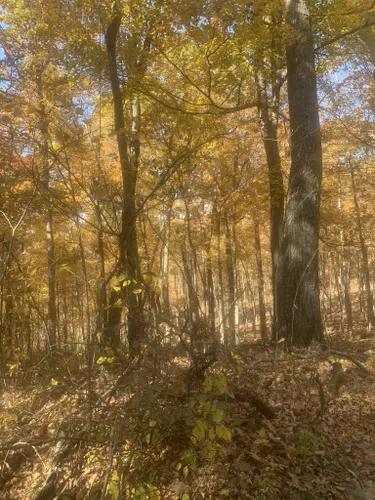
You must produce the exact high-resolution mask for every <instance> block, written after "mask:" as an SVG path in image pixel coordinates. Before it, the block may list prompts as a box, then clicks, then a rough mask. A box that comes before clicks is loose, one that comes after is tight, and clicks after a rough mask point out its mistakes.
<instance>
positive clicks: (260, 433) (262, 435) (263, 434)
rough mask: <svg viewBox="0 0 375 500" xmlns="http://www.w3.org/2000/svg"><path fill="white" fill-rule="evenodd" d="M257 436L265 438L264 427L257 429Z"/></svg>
mask: <svg viewBox="0 0 375 500" xmlns="http://www.w3.org/2000/svg"><path fill="white" fill-rule="evenodd" d="M258 436H259V437H260V438H262V439H263V438H265V437H266V429H265V428H264V427H262V428H261V429H260V430H259V431H258Z"/></svg>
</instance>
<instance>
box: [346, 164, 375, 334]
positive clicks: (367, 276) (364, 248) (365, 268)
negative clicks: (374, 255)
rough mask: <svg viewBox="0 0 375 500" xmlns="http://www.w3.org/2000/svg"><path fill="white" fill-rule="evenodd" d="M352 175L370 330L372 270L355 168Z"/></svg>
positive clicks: (374, 323) (373, 318)
mask: <svg viewBox="0 0 375 500" xmlns="http://www.w3.org/2000/svg"><path fill="white" fill-rule="evenodd" d="M350 175H351V180H352V189H353V199H354V207H355V214H356V219H357V229H358V235H359V241H360V244H361V254H362V272H363V278H364V284H365V287H366V296H367V324H368V329H369V331H373V330H374V329H375V315H374V299H373V296H372V290H371V281H370V270H369V265H368V249H367V245H366V242H365V237H364V233H363V227H362V221H361V212H360V208H359V203H358V196H357V188H356V184H355V177H354V170H353V168H351V169H350Z"/></svg>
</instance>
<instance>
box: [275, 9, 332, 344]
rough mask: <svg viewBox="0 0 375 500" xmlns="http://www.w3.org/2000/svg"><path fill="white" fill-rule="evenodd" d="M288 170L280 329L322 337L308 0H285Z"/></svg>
mask: <svg viewBox="0 0 375 500" xmlns="http://www.w3.org/2000/svg"><path fill="white" fill-rule="evenodd" d="M286 7H287V17H286V20H287V23H288V24H289V26H290V27H291V28H292V29H293V32H294V41H293V42H292V43H291V44H290V45H289V47H288V48H287V69H288V97H289V112H290V127H291V138H290V142H291V171H290V178H289V191H288V202H287V209H286V219H285V234H284V240H283V252H282V253H283V255H282V257H283V263H282V272H281V273H280V275H281V276H280V279H281V280H282V281H281V286H282V289H283V296H282V297H283V304H282V314H283V318H282V331H281V334H282V335H283V336H284V335H285V336H286V337H287V339H288V341H289V343H291V344H299V345H309V344H310V343H311V341H312V340H313V339H317V340H322V339H323V325H322V319H321V312H320V297H319V277H318V262H319V260H318V243H319V242H318V240H319V208H320V191H321V180H322V147H321V136H320V123H319V113H318V98H317V87H316V73H315V61H314V48H313V40H312V36H311V26H310V12H309V2H308V0H287V2H286Z"/></svg>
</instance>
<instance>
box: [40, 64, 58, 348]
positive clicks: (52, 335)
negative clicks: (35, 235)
mask: <svg viewBox="0 0 375 500" xmlns="http://www.w3.org/2000/svg"><path fill="white" fill-rule="evenodd" d="M44 70H45V67H43V65H41V67H40V68H39V69H38V71H37V92H38V98H39V100H40V105H39V113H40V124H39V130H40V134H41V140H40V145H41V146H40V154H41V159H42V175H41V186H42V188H43V190H44V196H45V198H46V201H47V216H46V235H47V273H48V344H49V349H50V350H51V352H52V353H54V351H55V350H56V347H57V306H56V262H55V235H54V228H53V211H52V207H51V204H50V201H51V200H50V165H49V151H48V140H47V137H48V118H47V112H46V108H45V104H44V96H43V81H42V78H43V72H44Z"/></svg>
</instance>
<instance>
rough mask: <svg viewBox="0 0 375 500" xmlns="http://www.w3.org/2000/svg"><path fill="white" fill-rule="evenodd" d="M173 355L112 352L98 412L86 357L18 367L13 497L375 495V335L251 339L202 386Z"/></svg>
mask: <svg viewBox="0 0 375 500" xmlns="http://www.w3.org/2000/svg"><path fill="white" fill-rule="evenodd" d="M163 352H164V351H160V352H155V350H154V352H153V353H152V352H151V351H150V353H149V355H146V356H145V357H144V359H143V360H142V361H137V360H133V361H129V360H126V359H124V360H123V362H122V363H116V362H115V363H112V364H106V362H105V361H108V360H105V359H104V358H103V359H102V361H103V364H102V365H101V366H96V367H95V369H94V376H93V381H92V390H91V394H92V398H91V404H90V405H89V407H88V404H87V391H88V385H87V380H86V379H87V373H86V369H85V367H84V366H81V363H82V360H79V359H78V358H76V357H73V356H70V357H67V356H66V357H63V356H61V360H60V362H59V363H56V364H55V367H54V372H53V374H52V375H51V371H50V370H51V367H50V366H48V365H47V364H46V363H47V362H48V360H44V361H43V360H42V361H40V362H39V363H38V364H37V365H34V366H33V367H32V368H29V369H28V370H25V371H24V372H22V373H19V372H17V373H16V372H15V373H14V378H13V379H10V380H9V381H8V386H7V388H6V389H5V390H4V391H3V393H2V395H1V399H0V442H1V444H0V498H1V499H7V500H21V499H34V498H38V499H41V500H46V499H50V498H51V499H52V498H55V497H56V498H60V499H61V500H69V499H70V500H73V499H77V500H80V499H81V500H83V499H85V498H88V499H103V500H104V499H108V498H112V499H133V498H134V499H139V500H141V499H153V500H157V499H183V500H187V499H193V500H195V499H197V500H198V499H201V498H202V499H203V498H207V499H215V500H216V499H221V498H223V499H225V498H227V499H258V500H262V499H291V500H293V499H301V500H309V499H326V498H327V499H329V498H332V499H353V500H371V499H375V341H374V340H373V339H369V338H364V339H361V338H360V337H359V336H358V337H356V338H355V339H354V340H350V341H349V340H348V341H344V340H342V339H341V340H340V339H337V338H335V337H330V339H329V350H327V351H322V350H320V349H318V348H310V349H308V350H295V351H294V352H292V353H290V352H289V353H286V352H284V351H283V349H282V346H278V347H277V348H275V347H274V346H262V345H259V343H257V342H254V341H251V340H250V341H249V342H247V343H246V344H242V345H241V346H239V347H237V348H236V349H235V350H234V351H231V352H229V351H228V352H224V351H223V352H221V353H219V355H218V361H215V363H211V364H210V366H209V367H207V369H205V375H204V377H202V376H201V375H202V373H198V372H196V373H195V375H194V376H196V378H195V379H194V376H193V375H192V370H191V368H190V369H189V362H188V360H187V359H185V358H182V357H180V358H178V357H172V356H171V355H168V356H167V355H166V354H165V352H164V354H165V357H164V358H163V357H162V355H163ZM152 354H153V355H152ZM337 362H340V363H341V366H340V365H337V364H336V365H334V363H337ZM333 366H336V368H337V367H338V372H337V373H339V375H337V377H336V375H335V369H333V368H332V367H333ZM204 368H205V367H203V369H204ZM341 368H342V370H341ZM372 373H374V375H372ZM335 377H336V378H335ZM51 472H56V476H55V475H54V476H53V477H52V478H50V480H49V481H48V476H49V475H50V474H51ZM46 481H47V482H46ZM45 485H46V487H45V488H44V489H43V487H44V486H45ZM48 488H49V489H50V491H49V493H48V491H47V490H48ZM38 494H39V496H38ZM43 495H44V496H43ZM48 495H49V496H48Z"/></svg>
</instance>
